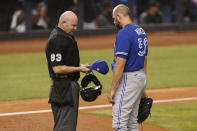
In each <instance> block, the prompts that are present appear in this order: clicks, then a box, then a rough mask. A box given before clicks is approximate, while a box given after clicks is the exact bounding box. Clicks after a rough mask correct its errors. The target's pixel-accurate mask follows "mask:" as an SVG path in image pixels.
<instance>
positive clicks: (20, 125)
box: [0, 31, 197, 131]
mask: <svg viewBox="0 0 197 131" xmlns="http://www.w3.org/2000/svg"><path fill="white" fill-rule="evenodd" d="M196 36H197V31H185V32H157V33H148V38H149V56H148V70H147V71H148V72H147V76H148V85H147V94H148V96H149V97H152V98H153V99H154V104H153V107H152V111H151V113H152V115H151V117H149V118H148V119H147V120H146V121H145V123H144V124H143V131H196V130H197V113H196V110H197V68H196V67H197V37H196ZM76 40H77V41H78V46H79V49H80V56H81V63H83V64H86V63H93V62H94V61H95V60H97V59H102V60H105V61H107V63H108V65H109V67H110V63H111V61H112V58H113V44H114V41H115V34H114V35H99V36H86V37H85V36H84V37H76ZM46 41H47V38H40V39H28V40H0V131H52V127H53V117H52V113H51V110H50V105H49V104H48V93H49V85H50V79H49V77H48V71H47V65H46V59H45V53H44V50H45V44H46ZM94 73H95V74H96V75H97V76H98V78H99V80H100V81H101V83H102V84H103V86H104V89H103V93H102V95H101V96H99V97H98V99H97V100H96V101H94V102H91V103H88V102H84V101H82V100H81V99H80V110H79V119H78V127H77V131H111V130H112V128H111V120H112V116H111V105H110V104H109V103H108V102H107V98H106V95H107V94H106V93H107V92H108V90H109V85H110V83H111V76H112V72H111V71H110V72H109V73H108V74H107V75H100V74H98V73H96V72H94ZM83 75H84V74H83V73H82V74H81V76H83ZM79 82H80V81H79ZM139 128H140V130H141V128H142V127H141V125H139Z"/></svg>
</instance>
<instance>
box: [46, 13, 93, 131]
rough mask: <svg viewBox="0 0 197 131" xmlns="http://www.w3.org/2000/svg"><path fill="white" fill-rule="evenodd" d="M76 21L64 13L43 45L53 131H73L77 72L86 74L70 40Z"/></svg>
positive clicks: (74, 130)
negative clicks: (49, 83)
mask: <svg viewBox="0 0 197 131" xmlns="http://www.w3.org/2000/svg"><path fill="white" fill-rule="evenodd" d="M77 23H78V18H77V16H76V14H74V13H73V12H71V11H66V12H64V13H63V14H62V15H61V16H60V18H59V22H58V26H57V27H55V28H54V29H53V31H52V32H51V34H50V37H49V39H48V42H47V45H46V57H47V62H48V70H49V74H50V77H51V81H52V82H51V87H50V95H49V103H50V104H51V108H52V112H53V117H54V123H55V124H54V131H76V126H77V117H78V105H79V89H80V87H79V84H78V83H77V81H78V79H79V77H80V72H84V73H86V72H89V71H90V69H88V68H87V66H85V65H81V66H80V64H79V62H80V58H79V50H78V46H77V42H76V41H75V38H74V36H73V33H74V31H75V30H76V29H77Z"/></svg>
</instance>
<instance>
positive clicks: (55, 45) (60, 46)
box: [48, 35, 72, 66]
mask: <svg viewBox="0 0 197 131" xmlns="http://www.w3.org/2000/svg"><path fill="white" fill-rule="evenodd" d="M71 45H72V40H71V39H70V38H68V37H65V36H63V35H58V36H55V37H54V38H53V39H52V40H51V43H50V47H49V48H50V49H49V52H48V53H49V57H50V63H51V65H52V66H57V65H65V60H66V59H67V57H69V55H70V54H69V48H71Z"/></svg>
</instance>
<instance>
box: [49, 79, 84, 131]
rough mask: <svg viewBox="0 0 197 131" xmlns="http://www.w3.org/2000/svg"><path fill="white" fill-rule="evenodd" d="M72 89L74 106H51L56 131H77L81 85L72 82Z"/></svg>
mask: <svg viewBox="0 0 197 131" xmlns="http://www.w3.org/2000/svg"><path fill="white" fill-rule="evenodd" d="M71 87H72V92H73V99H74V106H72V105H57V104H51V108H52V112H53V117H54V123H55V124H54V128H53V130H54V131H76V127H77V118H78V106H79V91H80V87H79V84H78V83H77V82H74V81H72V82H71Z"/></svg>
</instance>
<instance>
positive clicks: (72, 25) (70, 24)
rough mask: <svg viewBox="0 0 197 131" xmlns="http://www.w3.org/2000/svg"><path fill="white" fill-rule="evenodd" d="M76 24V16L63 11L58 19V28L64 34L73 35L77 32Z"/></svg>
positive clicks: (70, 12)
mask: <svg viewBox="0 0 197 131" xmlns="http://www.w3.org/2000/svg"><path fill="white" fill-rule="evenodd" d="M77 24H78V18H77V15H76V14H75V13H74V12H72V11H65V12H64V13H62V14H61V16H60V18H59V22H58V27H59V28H61V29H62V30H64V31H65V32H66V33H68V34H70V35H73V32H74V31H75V30H77Z"/></svg>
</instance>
